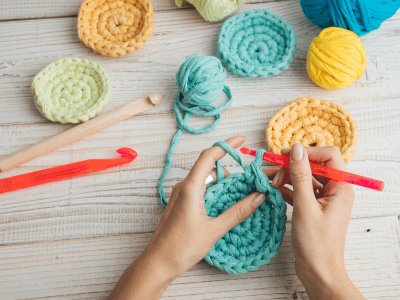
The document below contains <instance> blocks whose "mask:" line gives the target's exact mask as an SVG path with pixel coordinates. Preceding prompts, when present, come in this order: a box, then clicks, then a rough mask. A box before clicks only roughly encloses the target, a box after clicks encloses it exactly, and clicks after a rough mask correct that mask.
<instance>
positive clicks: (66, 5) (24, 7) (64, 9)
mask: <svg viewBox="0 0 400 300" xmlns="http://www.w3.org/2000/svg"><path fill="white" fill-rule="evenodd" d="M270 1H275V0H248V1H247V2H246V3H247V4H252V3H260V2H270ZM286 1H289V0H286ZM82 2H83V0H68V1H63V0H37V1H29V0H12V1H7V2H6V1H3V2H2V3H1V10H0V20H17V19H38V18H55V17H71V16H77V15H78V11H79V7H80V5H81V3H82ZM151 2H152V3H153V6H154V10H155V11H159V10H170V9H178V7H177V6H176V4H175V0H151ZM182 2H183V3H182V6H181V8H188V7H192V6H191V5H190V4H189V3H188V2H186V1H182Z"/></svg>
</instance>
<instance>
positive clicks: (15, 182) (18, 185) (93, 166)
mask: <svg viewBox="0 0 400 300" xmlns="http://www.w3.org/2000/svg"><path fill="white" fill-rule="evenodd" d="M117 152H118V153H119V154H121V157H120V158H114V159H88V160H84V161H80V162H76V163H73V164H68V165H62V166H58V167H54V168H50V169H45V170H41V171H36V172H32V173H27V174H23V175H18V176H13V177H9V178H4V179H1V180H0V194H1V193H7V192H11V191H15V190H20V189H25V188H28V187H31V186H36V185H41V184H45V183H49V182H54V181H60V180H64V179H69V178H74V177H78V176H83V175H86V174H89V173H95V172H98V171H101V170H105V169H109V168H112V167H116V166H120V165H124V164H127V163H130V162H132V161H133V160H135V159H136V157H137V156H138V154H137V152H136V151H135V150H132V149H130V148H119V149H118V150H117Z"/></svg>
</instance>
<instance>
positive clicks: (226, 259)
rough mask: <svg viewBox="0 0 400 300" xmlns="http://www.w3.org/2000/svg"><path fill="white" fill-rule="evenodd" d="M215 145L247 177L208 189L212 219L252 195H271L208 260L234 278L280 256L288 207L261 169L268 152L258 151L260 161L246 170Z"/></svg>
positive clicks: (239, 176)
mask: <svg viewBox="0 0 400 300" xmlns="http://www.w3.org/2000/svg"><path fill="white" fill-rule="evenodd" d="M214 145H217V146H220V147H221V148H223V149H224V150H225V151H227V152H228V154H230V155H231V156H232V157H233V158H234V159H235V160H236V161H237V162H238V163H239V164H240V165H241V166H242V167H243V168H244V173H235V174H232V175H229V176H228V177H226V178H224V179H219V180H218V182H217V183H216V184H215V185H213V186H211V187H210V188H208V189H207V191H206V193H205V195H204V205H205V208H206V211H207V214H208V215H209V216H211V217H217V216H219V215H220V214H221V213H223V212H224V211H225V210H227V209H228V208H229V207H231V206H232V205H234V204H235V203H237V202H238V201H240V200H241V199H243V198H245V197H247V196H248V195H250V194H251V193H254V192H257V191H258V192H261V193H264V194H266V195H267V201H266V202H264V203H263V204H262V205H261V206H260V207H259V208H258V209H257V211H256V212H254V214H253V215H252V216H250V217H249V218H248V219H246V220H245V221H244V222H242V223H241V224H239V225H237V226H235V227H234V228H233V229H232V230H230V231H229V232H228V233H227V234H226V235H225V236H224V237H223V238H221V239H220V240H219V241H218V242H217V243H216V244H215V245H214V247H213V248H212V249H211V251H210V252H209V253H208V254H207V256H206V257H205V260H206V261H207V262H208V263H209V264H211V265H213V266H216V267H217V268H219V269H221V270H224V271H226V272H228V273H230V274H238V273H245V272H248V271H252V270H255V269H258V268H259V267H260V266H262V265H265V264H267V263H269V262H270V260H271V259H272V258H273V257H275V256H276V255H277V254H278V251H279V247H280V245H281V244H282V240H283V235H284V233H285V223H286V203H285V202H284V201H283V200H282V194H281V192H280V191H279V190H277V189H274V188H273V187H272V186H271V185H270V183H269V180H268V177H267V176H266V175H265V174H264V173H263V171H262V169H261V162H262V157H263V155H264V153H265V150H259V151H257V154H256V159H255V160H254V161H253V162H252V163H251V164H250V166H246V165H244V164H243V163H242V161H241V159H240V157H239V155H238V154H237V153H236V151H235V150H234V149H233V148H232V147H230V146H229V145H228V144H227V143H226V142H218V143H215V144H214ZM216 166H217V170H218V174H219V175H218V178H223V177H224V176H223V175H222V174H224V170H223V169H222V167H221V165H220V164H219V163H218V162H216Z"/></svg>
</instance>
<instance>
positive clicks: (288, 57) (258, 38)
mask: <svg viewBox="0 0 400 300" xmlns="http://www.w3.org/2000/svg"><path fill="white" fill-rule="evenodd" d="M296 45H297V39H296V31H295V30H294V29H293V27H292V26H291V25H290V24H289V23H288V22H286V21H285V20H284V19H282V18H281V17H279V16H277V15H275V14H273V13H272V12H270V11H268V10H266V9H256V10H249V11H245V12H243V13H240V14H238V15H236V16H234V17H232V18H229V19H228V20H226V21H225V23H224V25H223V26H222V28H221V32H220V34H219V39H218V55H219V57H220V58H221V60H222V61H223V62H224V63H225V64H226V65H227V67H228V68H229V69H230V70H231V71H232V72H234V73H236V74H239V75H242V76H245V77H267V76H272V75H277V74H280V73H282V72H283V71H284V70H286V69H287V68H288V67H289V66H290V64H291V63H292V61H293V58H294V54H295V52H296Z"/></svg>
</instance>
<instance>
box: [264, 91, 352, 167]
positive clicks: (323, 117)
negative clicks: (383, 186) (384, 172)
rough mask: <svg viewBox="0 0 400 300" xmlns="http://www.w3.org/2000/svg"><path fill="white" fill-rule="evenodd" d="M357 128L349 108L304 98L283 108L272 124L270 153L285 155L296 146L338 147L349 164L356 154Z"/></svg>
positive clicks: (268, 138) (274, 117)
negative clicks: (282, 152) (299, 144)
mask: <svg viewBox="0 0 400 300" xmlns="http://www.w3.org/2000/svg"><path fill="white" fill-rule="evenodd" d="M357 141H358V137H357V125H356V123H355V121H354V119H353V117H352V115H351V114H349V113H348V112H347V111H346V110H345V109H343V108H342V107H340V106H339V105H336V104H334V103H331V102H327V101H324V100H320V99H316V98H312V97H304V98H299V99H297V100H296V101H293V102H292V103H290V104H289V105H288V106H286V107H284V108H283V109H281V110H280V111H279V112H278V113H277V114H276V115H275V116H273V117H272V119H271V120H270V121H269V124H268V127H267V140H266V143H267V144H268V149H269V151H272V152H274V153H276V154H281V149H282V148H290V147H292V145H293V144H294V143H301V144H302V145H303V146H305V147H325V146H337V147H338V148H339V149H340V151H341V153H342V157H343V160H344V161H345V162H346V163H348V162H350V161H351V158H352V156H353V155H354V154H355V153H356V144H357Z"/></svg>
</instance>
